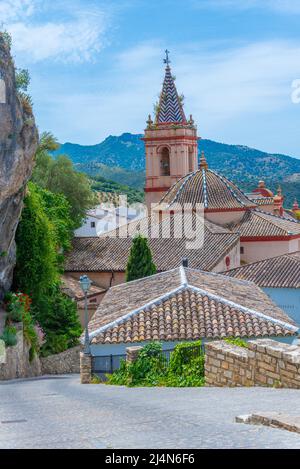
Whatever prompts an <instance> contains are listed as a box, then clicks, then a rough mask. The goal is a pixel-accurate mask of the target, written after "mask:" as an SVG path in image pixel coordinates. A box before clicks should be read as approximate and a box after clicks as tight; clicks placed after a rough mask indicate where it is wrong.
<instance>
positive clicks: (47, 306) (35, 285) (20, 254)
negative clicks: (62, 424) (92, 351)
mask: <svg viewBox="0 0 300 469" xmlns="http://www.w3.org/2000/svg"><path fill="white" fill-rule="evenodd" d="M69 211H70V208H69V204H68V202H67V201H66V199H65V198H64V197H63V196H61V195H58V194H51V193H50V192H49V191H45V190H43V189H41V188H39V187H37V186H36V185H35V184H33V183H30V184H29V186H28V193H27V195H26V197H25V200H24V208H23V211H22V215H21V220H20V223H19V226H18V229H17V233H16V243H17V264H16V268H15V272H14V286H15V289H16V290H21V291H23V292H25V293H27V294H28V295H30V296H31V298H32V314H33V318H34V319H35V320H36V321H38V323H39V324H40V325H41V327H42V329H43V331H44V332H45V334H46V344H45V345H44V346H43V347H42V353H43V354H49V353H58V352H61V351H63V350H66V349H67V348H69V347H72V346H73V345H75V344H76V343H77V340H78V337H79V335H80V333H81V326H80V323H79V321H78V316H77V308H76V303H74V302H73V301H72V300H70V299H69V298H68V297H67V296H66V295H64V294H63V293H62V292H61V290H60V281H59V277H60V269H61V268H62V258H61V256H62V254H60V250H61V249H66V248H67V247H68V246H69V242H70V237H71V234H72V230H71V227H72V223H73V222H72V221H71V218H70V213H69ZM27 325H28V330H27V334H28V338H29V339H30V338H31V339H30V340H31V341H32V337H33V336H32V327H31V325H30V324H29V323H28V324H27Z"/></svg>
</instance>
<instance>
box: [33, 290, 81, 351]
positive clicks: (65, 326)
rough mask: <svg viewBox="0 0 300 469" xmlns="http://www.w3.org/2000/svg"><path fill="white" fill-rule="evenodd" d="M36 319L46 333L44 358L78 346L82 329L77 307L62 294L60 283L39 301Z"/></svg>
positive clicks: (43, 348)
mask: <svg viewBox="0 0 300 469" xmlns="http://www.w3.org/2000/svg"><path fill="white" fill-rule="evenodd" d="M35 317H36V319H37V320H38V322H39V324H40V325H41V327H42V328H43V330H44V331H45V333H46V343H45V345H43V347H42V349H41V353H42V355H43V356H46V355H50V354H52V353H60V352H63V351H64V350H66V349H68V348H70V347H74V346H75V345H77V344H78V338H79V336H80V334H81V332H82V328H81V325H80V322H79V320H78V314H77V306H76V303H75V302H74V301H72V300H71V299H70V298H69V297H67V296H66V295H64V294H63V293H62V292H61V290H60V285H59V284H58V283H57V284H56V285H53V286H52V287H51V288H49V290H48V292H47V295H44V296H43V297H41V298H40V299H39V302H38V305H37V308H36V314H35Z"/></svg>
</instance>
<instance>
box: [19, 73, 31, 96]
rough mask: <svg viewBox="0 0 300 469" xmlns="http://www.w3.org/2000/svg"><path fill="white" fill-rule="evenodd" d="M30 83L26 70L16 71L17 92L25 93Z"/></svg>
mask: <svg viewBox="0 0 300 469" xmlns="http://www.w3.org/2000/svg"><path fill="white" fill-rule="evenodd" d="M29 83H30V76H29V72H28V70H25V69H17V70H16V89H17V90H18V91H24V92H25V91H27V89H28V86H29Z"/></svg>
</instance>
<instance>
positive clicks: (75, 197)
mask: <svg viewBox="0 0 300 469" xmlns="http://www.w3.org/2000/svg"><path fill="white" fill-rule="evenodd" d="M57 145H58V144H57V141H56V140H55V138H54V137H53V136H52V135H51V134H49V133H44V134H42V137H41V140H40V145H39V148H38V151H37V153H36V165H35V168H34V171H33V174H32V181H33V182H34V183H36V184H37V185H39V186H40V187H42V188H44V189H47V190H49V191H51V192H53V193H54V194H60V195H63V196H65V198H66V199H67V201H68V202H69V204H70V213H71V218H72V220H73V225H74V228H78V227H79V226H80V225H81V222H82V220H83V218H84V217H85V213H86V211H87V209H89V208H91V207H93V206H94V205H95V204H96V203H97V197H96V195H95V192H93V191H92V189H91V184H90V181H89V179H88V178H87V176H86V175H85V174H83V173H79V172H77V171H75V170H74V168H73V164H72V162H71V160H69V158H68V157H67V156H64V155H59V156H58V157H57V159H55V160H53V159H52V158H51V156H50V154H49V151H51V150H53V149H54V148H56V147H57Z"/></svg>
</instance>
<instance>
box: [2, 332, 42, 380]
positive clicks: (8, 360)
mask: <svg viewBox="0 0 300 469" xmlns="http://www.w3.org/2000/svg"><path fill="white" fill-rule="evenodd" d="M16 328H17V329H18V331H17V340H18V342H17V344H16V345H15V346H14V347H6V348H5V347H1V350H2V356H1V357H0V381H1V380H6V379H15V378H31V377H33V376H39V375H40V374H41V364H40V360H39V358H38V357H34V359H33V360H32V361H31V362H30V361H29V349H30V347H29V345H28V344H27V342H26V340H24V337H23V329H22V325H21V324H20V325H17V326H16Z"/></svg>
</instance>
